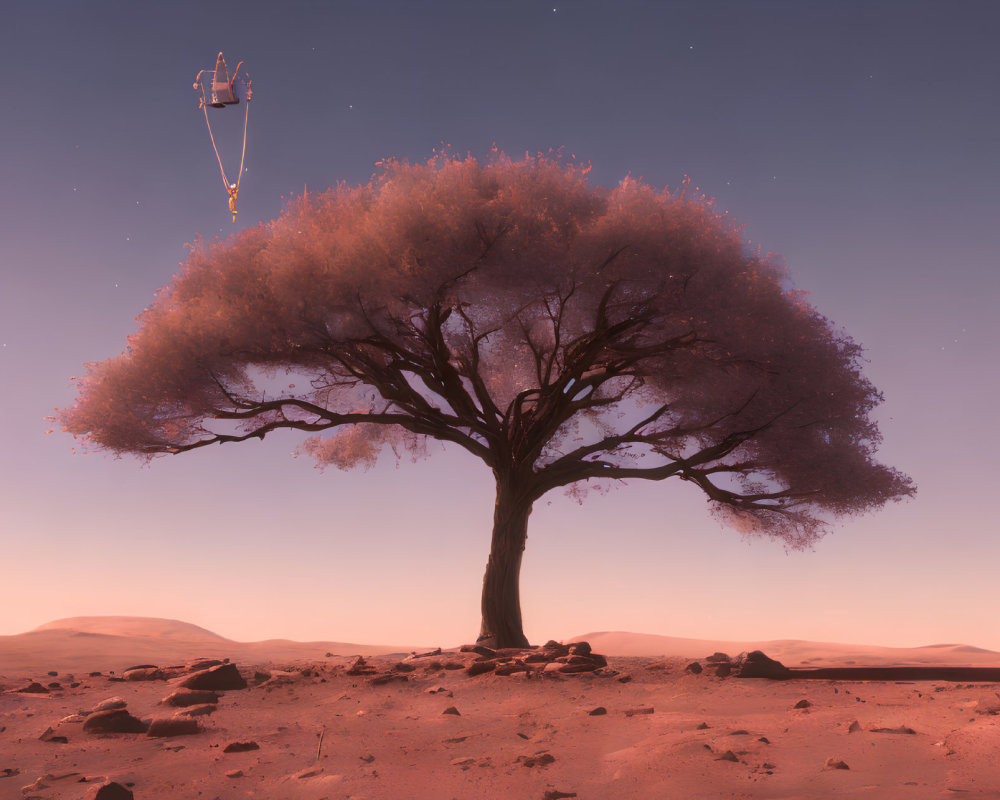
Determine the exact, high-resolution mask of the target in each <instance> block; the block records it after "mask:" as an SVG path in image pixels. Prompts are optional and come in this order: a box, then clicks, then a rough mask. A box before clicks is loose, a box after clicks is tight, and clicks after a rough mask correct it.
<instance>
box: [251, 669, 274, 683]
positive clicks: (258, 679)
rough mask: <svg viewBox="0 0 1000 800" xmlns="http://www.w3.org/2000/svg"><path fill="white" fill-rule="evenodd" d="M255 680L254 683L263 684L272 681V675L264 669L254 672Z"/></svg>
mask: <svg viewBox="0 0 1000 800" xmlns="http://www.w3.org/2000/svg"><path fill="white" fill-rule="evenodd" d="M253 680H254V683H263V682H264V681H269V680H271V673H270V672H268V671H267V670H263V669H258V670H254V673H253Z"/></svg>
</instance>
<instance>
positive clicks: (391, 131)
mask: <svg viewBox="0 0 1000 800" xmlns="http://www.w3.org/2000/svg"><path fill="white" fill-rule="evenodd" d="M0 16H2V20H0V22H2V24H0V75H2V80H0V345H2V346H0V386H2V391H0V552H2V554H3V555H2V558H3V564H4V570H3V573H2V578H0V634H13V633H19V632H22V631H25V630H28V629H30V628H32V627H34V626H36V625H40V624H42V623H44V622H47V621H49V620H52V619H55V618H58V617H66V616H74V615H93V614H127V615H146V616H161V617H171V618H177V619H183V620H187V621H189V622H193V623H196V624H198V625H202V626H204V627H207V628H209V629H211V630H214V631H216V632H217V633H220V634H222V635H224V636H228V637H231V638H236V639H241V640H256V639H264V638H272V637H286V638H294V639H300V640H305V639H327V640H340V641H355V642H365V643H388V644H427V645H436V644H439V645H442V646H446V647H447V646H454V645H457V644H459V643H462V642H466V641H470V640H471V639H473V638H474V637H475V635H476V633H477V631H478V624H479V617H478V608H479V592H480V588H481V583H482V572H483V569H484V566H485V563H486V557H487V553H488V547H489V538H490V523H491V517H492V504H493V497H492V492H493V487H492V485H491V475H490V474H489V472H488V470H487V469H486V467H485V466H483V465H482V464H481V463H480V462H478V461H476V460H475V459H474V458H473V457H471V456H469V455H467V454H464V453H463V452H459V451H456V450H442V451H441V452H439V453H437V454H435V455H434V456H433V457H432V458H431V459H429V460H427V461H423V462H421V463H418V464H415V465H411V464H408V463H407V464H404V465H402V466H401V467H399V468H398V469H397V468H394V467H393V465H392V464H391V463H389V462H388V461H386V463H383V464H380V465H379V466H378V467H376V468H375V469H373V470H372V471H370V472H367V473H363V472H359V473H342V472H338V471H336V470H329V471H327V472H326V473H320V472H319V471H318V470H316V469H314V467H313V464H312V463H311V462H310V461H309V460H307V459H305V458H299V459H294V458H292V457H291V452H292V451H293V450H294V449H295V447H296V445H297V443H298V442H299V441H300V439H299V438H297V437H296V435H295V434H294V433H292V432H285V433H286V435H275V436H272V437H269V438H268V439H267V440H266V441H265V442H255V443H246V444H243V445H236V446H228V447H219V448H207V449H205V450H199V451H196V452H192V453H188V454H185V455H182V456H177V457H164V458H160V459H157V460H154V462H153V463H152V464H151V465H150V466H146V467H143V466H141V465H140V464H139V462H137V461H134V460H129V459H123V460H114V459H112V458H110V457H108V456H104V455H86V456H84V455H79V454H74V453H73V452H72V448H73V444H74V443H73V441H72V440H71V439H70V437H68V436H67V435H66V434H62V433H59V432H58V430H57V431H56V433H54V434H51V435H45V431H46V430H47V429H48V428H49V427H51V426H50V424H49V423H47V422H45V421H44V417H45V416H46V415H47V414H50V413H51V411H52V409H53V408H55V407H65V406H67V405H69V404H71V403H72V401H73V396H74V389H73V385H72V383H71V381H70V377H71V376H73V375H79V374H81V371H82V366H81V365H82V364H83V363H84V362H87V361H96V360H101V359H104V358H108V357H111V356H113V355H116V354H118V353H119V352H120V351H121V350H122V348H123V346H124V343H125V337H126V336H127V335H128V334H129V333H131V332H133V331H134V330H135V321H134V318H135V316H136V315H137V314H138V313H139V312H140V311H142V309H143V308H144V307H145V306H146V305H148V304H149V303H150V301H151V300H152V298H153V294H154V292H155V291H156V289H157V288H159V287H161V286H163V285H164V284H165V283H167V282H168V280H169V279H170V277H171V275H172V274H173V273H174V272H176V271H177V265H178V262H179V261H182V260H183V259H184V257H185V253H186V251H185V247H184V244H185V242H188V241H191V240H192V238H193V237H194V236H195V234H196V233H200V234H201V235H202V236H204V237H206V238H209V239H210V238H212V237H214V236H228V235H230V234H231V233H232V232H233V231H234V228H235V229H236V230H239V229H243V228H245V227H248V226H250V225H253V224H256V223H257V222H259V221H261V220H269V219H272V218H274V217H275V216H276V215H277V214H278V213H280V211H281V209H282V207H283V202H284V201H283V200H282V195H284V196H286V197H287V196H289V195H290V194H291V193H295V192H299V191H301V190H302V187H303V185H304V184H308V186H309V187H310V188H315V189H321V188H325V187H327V186H330V185H332V184H334V183H335V182H337V181H340V180H345V181H347V182H348V183H350V184H356V183H360V182H364V181H365V180H367V178H368V176H369V175H370V174H371V172H372V171H373V168H374V167H373V165H374V163H375V162H376V161H378V160H379V159H381V158H383V157H385V156H396V157H399V158H406V159H410V160H416V161H421V160H424V159H426V158H427V157H429V156H430V155H431V154H432V150H433V148H435V147H438V146H440V144H441V143H443V142H446V143H450V144H451V145H452V146H453V147H454V149H455V150H456V151H458V152H460V153H464V152H466V151H471V152H472V153H473V154H479V155H482V154H485V153H486V152H487V151H488V150H489V148H490V146H491V144H492V143H493V142H496V143H497V144H498V145H499V146H500V147H501V148H502V149H504V150H506V151H507V152H508V153H511V154H515V155H517V154H520V153H523V152H524V151H525V150H526V149H527V150H531V151H532V152H534V151H536V150H543V151H544V150H547V149H548V148H552V147H559V146H564V147H565V148H566V152H567V153H574V154H576V156H577V158H578V159H583V160H585V161H586V160H590V161H591V162H592V163H593V171H592V173H591V175H590V177H591V178H592V180H593V182H594V183H596V184H600V185H605V186H607V185H614V184H616V183H617V182H618V181H619V180H621V179H622V178H623V177H624V176H625V175H627V174H631V175H633V176H637V177H640V176H641V177H642V178H643V179H645V180H646V181H648V182H650V183H653V184H654V185H658V186H663V185H671V186H675V185H677V184H678V183H680V181H681V180H682V178H683V176H684V175H690V176H691V178H692V182H693V184H694V185H696V186H699V187H701V189H702V190H703V191H704V192H706V193H707V194H709V195H711V196H714V197H716V198H717V204H718V206H719V208H720V209H728V210H729V211H730V214H731V215H732V216H733V217H734V218H735V219H736V220H737V221H739V222H743V223H745V224H746V228H745V233H746V235H747V237H748V238H749V239H750V240H752V241H753V243H754V244H759V245H760V246H761V247H762V248H763V249H764V250H765V251H767V250H772V251H778V252H780V253H781V254H782V255H783V256H784V258H785V259H786V261H787V263H788V266H789V269H790V272H791V275H792V277H793V279H794V282H795V285H796V286H797V288H800V289H806V290H808V291H810V292H811V293H812V294H811V300H812V301H813V302H814V303H815V304H816V305H817V306H818V307H819V309H820V310H821V311H822V312H823V313H824V314H826V315H827V316H828V317H830V318H831V319H832V320H834V321H835V322H836V323H838V324H839V325H842V326H843V327H844V328H845V329H846V330H847V331H848V332H849V333H850V334H851V335H852V336H854V337H855V338H856V339H857V340H858V341H860V342H862V343H863V344H864V345H865V347H866V352H867V357H868V359H869V362H870V363H869V364H868V367H867V374H868V376H869V377H870V378H871V379H872V380H873V381H874V383H875V384H876V385H877V386H878V387H879V388H880V389H882V390H883V391H884V393H885V404H884V405H883V406H882V407H881V408H880V409H879V410H878V412H877V413H878V418H879V420H880V423H881V426H882V430H883V433H884V435H885V441H884V445H883V447H882V450H881V459H882V460H883V461H885V462H887V463H890V464H892V465H894V466H896V467H898V468H899V469H901V470H903V471H904V472H907V473H909V474H910V475H911V476H912V477H913V478H914V479H915V481H916V482H917V484H918V486H919V494H918V496H917V497H916V498H915V499H914V500H912V501H909V502H906V503H903V504H893V505H891V506H890V507H888V508H886V509H885V510H883V511H881V512H880V513H877V514H874V515H871V516H867V517H863V518H857V519H852V520H848V521H845V522H842V523H841V524H838V525H837V526H835V527H834V528H833V530H832V531H831V533H830V534H829V535H828V536H827V537H826V538H825V539H824V540H823V541H821V542H820V543H819V544H818V545H817V546H816V547H815V548H814V549H813V550H811V551H806V552H793V553H786V552H785V550H784V548H783V546H782V545H781V544H780V543H775V542H771V541H768V540H755V541H748V540H744V539H742V538H741V537H740V536H739V535H738V534H737V533H735V532H733V531H730V530H725V529H722V528H721V527H720V526H719V525H718V523H716V522H715V521H714V520H713V519H712V518H711V517H710V516H709V515H708V514H707V509H706V504H705V501H704V499H703V498H702V497H701V496H700V495H699V494H698V493H696V492H695V491H694V489H693V487H691V486H689V485H686V484H681V482H672V481H667V482H662V483H646V482H636V483H634V484H633V485H625V486H622V487H621V488H618V489H617V490H615V491H613V492H612V493H611V494H609V495H606V496H599V495H595V494H592V495H591V497H590V498H589V499H588V500H587V501H586V503H585V504H584V505H583V506H579V505H577V504H576V503H575V502H573V501H572V500H570V499H568V498H566V497H565V496H563V495H551V496H550V497H548V498H544V499H543V500H542V501H541V502H540V503H538V504H537V505H536V507H535V511H534V513H533V514H532V517H531V521H530V527H529V539H528V547H527V551H526V554H525V560H524V568H523V573H522V604H523V608H524V614H525V632H526V633H527V635H528V638H529V639H530V640H532V641H534V642H539V641H545V640H546V639H549V638H556V639H559V638H564V637H569V636H572V635H574V634H581V633H585V632H588V631H596V630H630V631H640V632H647V633H660V634H666V635H673V636H692V637H701V638H720V639H726V638H728V639H743V640H754V639H779V638H800V639H812V640H820V641H846V642H856V643H871V644H883V645H900V646H914V645H924V644H931V643H939V642H965V643H968V644H974V645H979V646H982V647H989V648H992V649H998V650H1000V627H998V626H997V624H996V611H997V607H998V601H1000V588H998V586H1000V582H998V579H997V563H998V562H1000V535H998V534H1000V526H998V524H997V521H996V517H997V515H996V512H995V510H994V507H993V500H994V497H993V495H994V494H995V493H996V491H997V487H996V481H997V476H998V472H1000V432H998V428H997V425H996V421H995V420H996V412H995V407H996V403H997V397H998V396H1000V377H998V367H997V364H998V359H997V349H998V348H997V345H998V339H1000V314H998V313H997V311H996V305H997V301H998V298H1000V264H998V261H1000V259H998V252H1000V234H998V231H1000V224H998V223H1000V200H998V197H1000V158H998V154H997V143H998V142H1000V93H998V90H997V86H998V85H1000V81H998V79H1000V53H998V51H997V48H996V42H995V35H996V31H997V30H998V27H1000V5H998V4H997V3H996V2H994V1H993V0H984V1H983V2H975V1H971V0H957V1H956V2H944V1H943V0H941V1H940V2H922V1H921V0H900V1H899V2H892V1H887V2H878V1H873V0H863V1H862V2H851V1H850V0H838V2H831V3H819V2H815V3H813V2H801V0H789V1H788V2H768V1H764V2H750V1H749V0H738V1H736V2H723V1H721V0H697V1H696V2H695V1H693V0H675V1H674V2H660V3H656V2H629V1H628V0H624V1H623V0H607V1H606V2H559V0H549V2H545V3H543V2H529V1H528V0H514V2H509V1H505V2H488V3H487V2H479V1H478V0H454V1H450V0H449V2H430V1H428V2H412V0H397V1H396V2H390V1H389V0H369V1H368V2H361V1H360V0H355V1H354V2H282V3H275V2H238V3H236V2H232V3H229V2H227V3H221V2H202V3H191V2H170V3H155V4H154V3H133V2H126V0H120V1H119V2H102V1H100V0H93V1H92V2H86V3H81V2H78V1H77V0H73V1H72V2H70V1H66V2H49V1H47V0H31V2H25V1H24V0H9V1H8V2H6V3H5V4H4V10H3V13H2V15H0ZM220 49H221V50H223V51H224V52H225V54H226V56H227V58H229V59H230V60H231V61H233V62H235V61H237V60H239V59H244V60H245V61H246V64H247V67H248V69H249V71H250V73H251V75H252V77H253V80H254V90H255V97H254V102H253V104H252V106H251V108H250V131H249V143H248V149H247V171H246V173H245V176H244V180H243V184H242V188H241V194H240V214H239V222H238V223H237V224H236V225H235V226H233V225H232V224H231V223H230V218H229V215H228V214H227V212H226V197H225V195H224V193H223V192H222V188H221V187H220V185H219V178H218V172H217V168H216V166H215V162H214V156H213V154H212V151H211V147H210V145H209V141H208V136H207V134H206V131H205V125H204V121H203V119H202V117H201V114H200V112H199V111H198V109H197V105H196V101H195V96H194V93H193V91H192V89H191V82H192V79H193V77H194V74H195V72H197V70H198V69H201V68H203V67H210V66H212V65H214V57H215V54H216V53H217V52H218V51H219V50H220ZM227 145H229V149H228V152H229V153H230V154H231V156H236V157H237V158H238V152H237V151H236V148H235V140H234V139H232V138H230V139H229V140H227V141H225V142H223V141H220V147H221V148H222V150H223V156H224V157H225V156H226V155H227V149H226V146H227Z"/></svg>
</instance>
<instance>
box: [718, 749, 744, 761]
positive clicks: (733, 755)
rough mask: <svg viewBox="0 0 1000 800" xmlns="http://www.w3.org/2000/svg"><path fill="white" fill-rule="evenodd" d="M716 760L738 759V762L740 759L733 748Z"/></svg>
mask: <svg viewBox="0 0 1000 800" xmlns="http://www.w3.org/2000/svg"><path fill="white" fill-rule="evenodd" d="M715 760H716V761H736V762H738V761H739V760H740V759H739V758H738V757H737V755H736V753H734V752H733V751H732V750H727V751H726V752H725V753H723V754H722V755H721V756H719V757H718V758H717V759H715Z"/></svg>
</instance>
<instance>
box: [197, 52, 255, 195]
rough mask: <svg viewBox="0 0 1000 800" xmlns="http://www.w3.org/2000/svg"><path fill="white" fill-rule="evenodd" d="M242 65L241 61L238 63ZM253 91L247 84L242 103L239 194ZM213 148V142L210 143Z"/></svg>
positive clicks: (237, 181)
mask: <svg viewBox="0 0 1000 800" xmlns="http://www.w3.org/2000/svg"><path fill="white" fill-rule="evenodd" d="M240 63H241V64H242V63H243V62H242V61H241V62H240ZM252 93H253V90H252V89H251V88H250V83H249V82H248V83H247V96H246V100H245V101H244V103H245V105H246V108H245V109H244V110H243V153H242V154H241V155H240V174H239V175H237V176H236V193H237V194H239V191H240V181H241V180H243V162H244V161H245V160H246V157H247V120H249V119H250V95H251V94H252ZM206 116H207V114H206ZM212 144H213V146H214V144H215V142H213V143H212ZM228 190H229V185H228V184H227V185H226V191H228Z"/></svg>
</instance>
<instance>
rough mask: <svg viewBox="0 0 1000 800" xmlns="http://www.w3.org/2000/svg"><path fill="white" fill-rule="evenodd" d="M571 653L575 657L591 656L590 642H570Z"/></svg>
mask: <svg viewBox="0 0 1000 800" xmlns="http://www.w3.org/2000/svg"><path fill="white" fill-rule="evenodd" d="M569 652H570V654H571V655H574V656H589V655H590V642H570V643H569Z"/></svg>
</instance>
